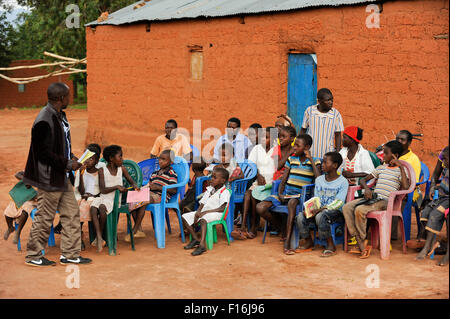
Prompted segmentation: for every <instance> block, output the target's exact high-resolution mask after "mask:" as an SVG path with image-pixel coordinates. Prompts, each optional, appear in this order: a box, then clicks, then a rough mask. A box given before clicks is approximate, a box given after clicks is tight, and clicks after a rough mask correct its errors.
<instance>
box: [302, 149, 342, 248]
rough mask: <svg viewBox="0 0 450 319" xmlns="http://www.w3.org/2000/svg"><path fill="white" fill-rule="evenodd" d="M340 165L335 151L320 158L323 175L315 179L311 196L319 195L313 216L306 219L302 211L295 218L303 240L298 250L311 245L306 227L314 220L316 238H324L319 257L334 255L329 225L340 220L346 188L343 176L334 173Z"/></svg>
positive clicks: (311, 240) (339, 159) (340, 158)
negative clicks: (317, 206)
mask: <svg viewBox="0 0 450 319" xmlns="http://www.w3.org/2000/svg"><path fill="white" fill-rule="evenodd" d="M341 164H342V156H341V154H339V153H338V152H328V153H326V154H325V156H324V157H323V162H322V171H323V172H324V173H325V174H324V175H321V176H319V177H318V178H316V181H315V186H314V196H315V197H319V199H320V208H318V209H313V210H312V212H311V213H312V215H313V216H312V217H310V218H308V219H307V218H306V216H305V214H304V213H302V214H299V215H298V216H297V217H296V222H297V226H298V228H299V233H300V239H301V240H303V241H304V243H302V244H301V245H300V247H299V249H300V250H309V249H310V248H312V247H313V245H314V241H313V239H312V238H311V235H310V228H309V226H310V224H311V223H315V224H316V225H317V228H318V233H319V239H320V240H326V241H327V247H326V248H325V250H324V251H323V252H322V255H321V257H329V256H333V255H336V246H335V245H334V243H333V238H332V237H331V224H332V223H335V222H337V221H339V220H341V221H344V216H343V215H342V211H341V209H342V206H344V203H345V199H346V197H347V190H348V181H347V179H346V178H345V177H344V176H342V175H338V173H337V169H338V168H339V167H340V166H341Z"/></svg>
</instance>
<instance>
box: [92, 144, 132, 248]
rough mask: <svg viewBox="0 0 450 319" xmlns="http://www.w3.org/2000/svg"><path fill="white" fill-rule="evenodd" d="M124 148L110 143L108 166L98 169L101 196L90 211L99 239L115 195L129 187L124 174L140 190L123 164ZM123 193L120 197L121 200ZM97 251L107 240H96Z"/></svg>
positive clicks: (106, 155) (104, 153)
mask: <svg viewBox="0 0 450 319" xmlns="http://www.w3.org/2000/svg"><path fill="white" fill-rule="evenodd" d="M122 155H123V154H122V148H121V147H120V146H118V145H110V146H107V147H105V149H104V150H103V158H105V159H106V161H107V163H108V164H107V165H106V167H102V168H100V169H99V170H98V178H99V187H100V196H99V197H95V198H94V200H93V201H92V203H91V208H90V213H91V219H92V223H93V224H94V227H95V231H96V233H97V239H98V238H102V233H103V229H104V227H105V224H106V216H107V215H108V214H110V213H111V212H112V210H113V206H114V197H115V192H116V190H119V191H120V193H125V192H126V191H127V189H126V188H125V187H123V182H122V176H123V177H125V178H126V180H127V181H128V182H129V183H130V184H131V185H132V186H133V188H134V189H136V190H139V187H138V186H137V185H136V183H135V181H133V179H132V178H131V176H130V174H128V171H127V169H126V168H125V167H123V166H122V164H123V158H122ZM121 197H122V194H120V197H119V203H120V201H121ZM95 244H96V246H97V251H98V252H100V251H101V250H102V248H103V246H104V245H105V241H104V240H103V239H102V240H97V241H96V242H95Z"/></svg>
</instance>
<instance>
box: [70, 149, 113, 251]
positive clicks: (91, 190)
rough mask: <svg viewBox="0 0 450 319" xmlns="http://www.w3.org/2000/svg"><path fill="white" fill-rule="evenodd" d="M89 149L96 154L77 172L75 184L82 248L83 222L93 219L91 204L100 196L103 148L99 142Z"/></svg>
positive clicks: (82, 245)
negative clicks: (100, 160) (100, 164)
mask: <svg viewBox="0 0 450 319" xmlns="http://www.w3.org/2000/svg"><path fill="white" fill-rule="evenodd" d="M87 149H88V150H89V151H91V152H93V153H95V154H94V155H93V156H92V157H91V158H89V159H87V160H86V161H85V162H84V167H83V169H80V170H78V171H77V172H76V175H75V184H74V189H75V191H74V192H75V199H76V200H77V202H78V207H79V208H80V223H81V250H84V249H85V246H84V242H83V224H84V222H89V221H91V213H90V209H91V204H92V202H93V201H94V199H95V198H96V197H99V196H100V186H99V183H98V168H97V165H98V161H99V159H100V153H101V148H100V145H98V144H89V145H88V146H87ZM105 166H106V165H105Z"/></svg>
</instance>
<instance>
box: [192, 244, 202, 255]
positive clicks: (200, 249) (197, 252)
mask: <svg viewBox="0 0 450 319" xmlns="http://www.w3.org/2000/svg"><path fill="white" fill-rule="evenodd" d="M205 251H206V248H203V247H200V246H198V247H197V248H196V249H195V250H194V251H193V252H192V253H191V255H192V256H198V255H201V254H203V253H204V252H205Z"/></svg>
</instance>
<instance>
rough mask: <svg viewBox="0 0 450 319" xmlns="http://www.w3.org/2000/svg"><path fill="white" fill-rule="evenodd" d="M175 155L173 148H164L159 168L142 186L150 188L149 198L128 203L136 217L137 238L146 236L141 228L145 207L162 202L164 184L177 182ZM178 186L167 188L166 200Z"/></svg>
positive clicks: (134, 234)
mask: <svg viewBox="0 0 450 319" xmlns="http://www.w3.org/2000/svg"><path fill="white" fill-rule="evenodd" d="M173 157H174V154H173V151H172V150H164V151H162V152H161V154H160V155H159V158H158V161H159V168H160V169H159V170H158V171H156V172H154V173H153V174H152V176H151V177H150V180H149V182H148V184H147V185H145V186H143V187H142V188H149V189H150V193H149V200H148V201H143V202H137V203H130V204H128V210H129V211H130V213H131V215H132V216H133V219H134V227H133V236H134V237H135V238H144V237H146V235H145V233H144V232H143V231H142V230H141V223H142V219H143V218H144V216H145V207H146V206H147V205H148V204H154V203H160V202H161V194H162V188H163V186H167V185H172V184H176V183H177V173H175V171H174V170H173V168H172V167H171V165H172V163H173V162H172V158H173ZM176 192H177V190H176V188H169V189H168V190H167V197H166V200H169V199H170V198H171V196H172V195H174V194H176ZM124 240H125V241H126V242H129V241H130V240H131V238H130V234H127V235H126V236H125V238H124Z"/></svg>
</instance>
